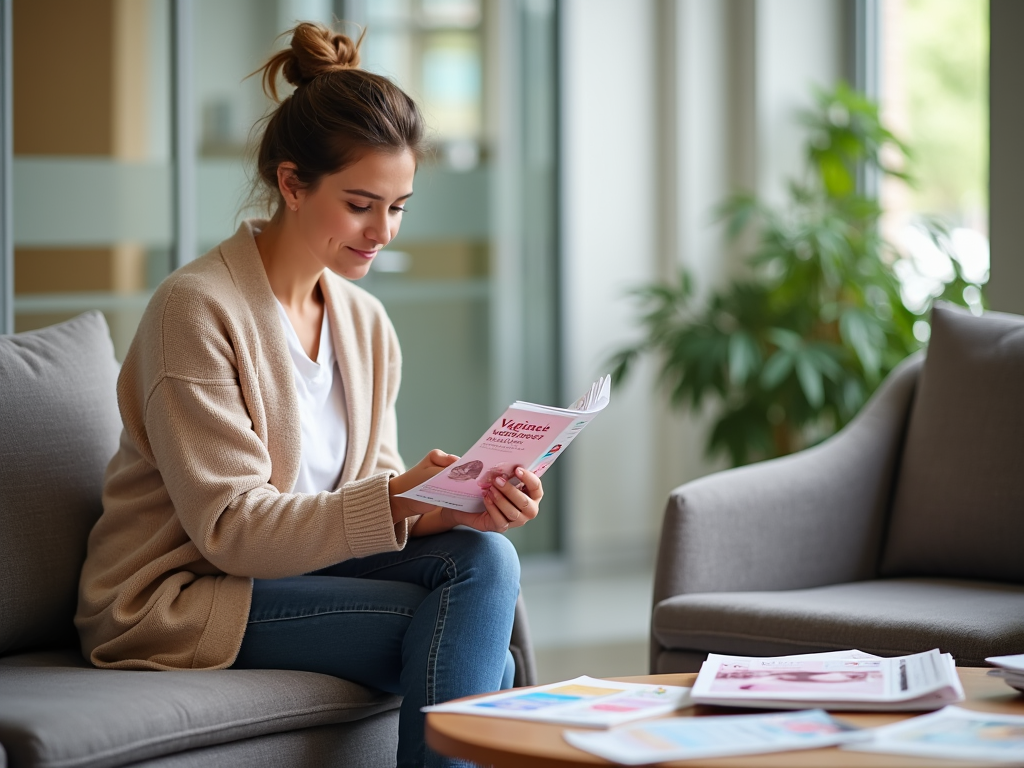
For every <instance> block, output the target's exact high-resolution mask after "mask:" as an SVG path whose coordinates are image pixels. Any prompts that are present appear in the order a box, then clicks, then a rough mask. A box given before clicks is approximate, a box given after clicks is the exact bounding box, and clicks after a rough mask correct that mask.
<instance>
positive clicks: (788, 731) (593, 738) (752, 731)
mask: <svg viewBox="0 0 1024 768" xmlns="http://www.w3.org/2000/svg"><path fill="white" fill-rule="evenodd" d="M862 733H863V732H862V731H859V730H857V729H856V728H854V727H853V726H850V725H847V724H846V723H843V722H841V721H839V720H836V719H835V718H833V717H832V716H831V715H829V714H828V713H827V712H824V711H823V710H820V709H812V710H807V711H804V712H784V713H781V712H775V713H772V714H770V715H723V716H718V717H672V718H668V719H665V720H655V721H653V722H650V723H642V724H639V725H630V726H626V727H624V728H617V729H615V730H613V731H602V732H599V733H587V732H584V731H566V732H565V740H566V741H568V742H569V743H570V744H572V745H573V746H574V747H576V748H578V749H582V750H584V751H586V752H590V753H591V754H594V755H597V756H598V757H603V758H605V759H606V760H611V761H612V762H615V763H621V764H623V765H647V764H649V763H662V762H666V761H669V760H688V759H693V758H707V757H726V756H729V755H751V754H758V753H763V752H787V751H789V750H794V749H818V748H819V747H831V746H834V745H836V744H843V743H846V742H848V741H851V740H853V739H858V738H862Z"/></svg>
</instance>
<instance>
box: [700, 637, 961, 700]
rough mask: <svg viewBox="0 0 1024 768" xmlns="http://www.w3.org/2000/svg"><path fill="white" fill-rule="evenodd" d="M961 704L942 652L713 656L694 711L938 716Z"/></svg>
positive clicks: (947, 658) (950, 663)
mask: <svg viewBox="0 0 1024 768" xmlns="http://www.w3.org/2000/svg"><path fill="white" fill-rule="evenodd" d="M963 698H964V691H963V687H962V686H961V685H960V678H959V677H958V676H957V674H956V666H955V664H954V662H953V657H952V656H950V655H949V654H948V653H939V651H938V650H931V651H927V652H926V653H918V654H914V655H911V656H899V657H897V658H889V659H883V658H879V657H877V656H871V655H870V654H866V653H862V652H859V651H836V652H830V653H820V654H815V653H811V654H802V655H798V656H775V657H771V658H751V657H747V656H720V655H718V654H716V653H712V654H709V655H708V658H707V661H705V662H704V664H703V666H702V667H701V670H700V674H698V676H697V681H696V682H695V683H694V686H693V701H694V703H695V704H719V705H723V706H730V707H756V708H764V709H803V708H821V709H840V710H867V711H875V712H897V711H920V710H928V709H939V708H940V707H943V706H945V705H947V704H952V703H954V702H957V701H962V700H963Z"/></svg>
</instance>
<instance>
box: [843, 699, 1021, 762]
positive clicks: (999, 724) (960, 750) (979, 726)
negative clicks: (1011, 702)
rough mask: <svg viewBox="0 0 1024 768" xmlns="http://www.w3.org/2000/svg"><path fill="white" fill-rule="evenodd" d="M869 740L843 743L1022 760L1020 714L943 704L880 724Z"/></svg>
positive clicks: (940, 755)
mask: <svg viewBox="0 0 1024 768" xmlns="http://www.w3.org/2000/svg"><path fill="white" fill-rule="evenodd" d="M868 733H870V736H871V738H870V740H868V741H864V742H858V743H857V744H854V745H850V746H846V747H844V749H855V750H857V751H858V752H884V753H886V754H895V755H916V756H919V757H935V758H946V759H951V760H993V761H997V762H1005V763H1010V764H1012V765H1021V764H1024V716H1020V715H1000V714H995V713H993V712H972V711H970V710H967V709H961V708H960V707H946V708H945V709H941V710H939V711H938V712H932V713H931V714H928V715H922V716H921V717H914V718H911V719H910V720H904V721H902V722H899V723H894V724H892V725H885V726H882V727H881V728H873V729H872V730H871V731H870V732H868Z"/></svg>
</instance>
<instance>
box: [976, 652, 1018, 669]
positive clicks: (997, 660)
mask: <svg viewBox="0 0 1024 768" xmlns="http://www.w3.org/2000/svg"><path fill="white" fill-rule="evenodd" d="M985 661H987V662H988V663H989V664H995V665H996V666H997V667H1002V668H1003V669H1009V670H1011V671H1013V672H1020V673H1022V674H1024V653H1016V654H1014V655H1013V656H989V657H988V658H987V659H985Z"/></svg>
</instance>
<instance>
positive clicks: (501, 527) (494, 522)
mask: <svg viewBox="0 0 1024 768" xmlns="http://www.w3.org/2000/svg"><path fill="white" fill-rule="evenodd" d="M496 496H497V494H496V493H494V491H493V490H491V489H490V488H489V489H487V490H486V491H484V507H485V508H486V510H487V515H488V519H489V521H490V526H491V530H492V531H497V532H498V533H504V532H505V531H507V530H508V529H509V527H510V525H511V524H510V523H509V521H508V519H507V518H506V517H505V515H504V514H503V513H502V511H501V510H500V509H499V508H498V505H497V503H496V502H495V497H496Z"/></svg>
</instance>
